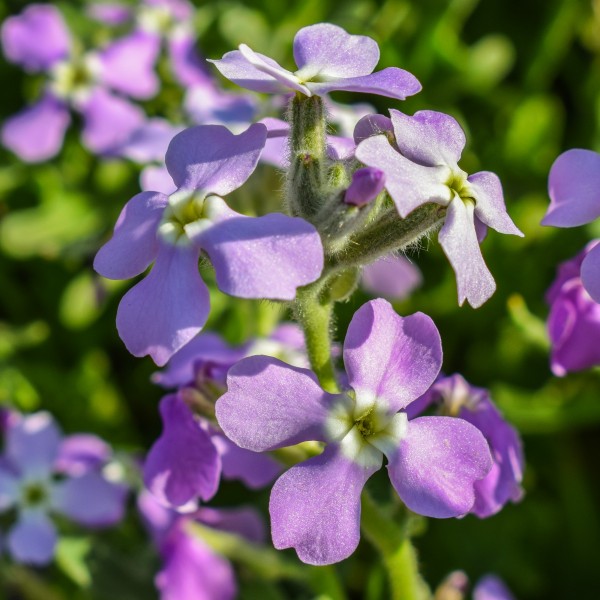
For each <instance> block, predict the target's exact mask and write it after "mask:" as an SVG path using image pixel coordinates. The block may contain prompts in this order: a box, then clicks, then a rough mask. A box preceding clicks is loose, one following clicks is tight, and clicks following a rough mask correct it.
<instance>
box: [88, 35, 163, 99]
mask: <svg viewBox="0 0 600 600" xmlns="http://www.w3.org/2000/svg"><path fill="white" fill-rule="evenodd" d="M159 51H160V38H159V37H158V36H156V35H151V34H148V33H145V32H143V31H134V32H133V33H131V34H129V35H128V36H125V37H122V38H120V39H118V40H116V41H114V42H112V43H111V44H109V45H108V46H107V47H106V48H105V49H104V50H102V52H100V54H99V60H100V65H101V73H100V79H101V81H102V83H104V85H106V86H108V87H110V88H112V89H113V90H116V91H117V92H120V93H122V94H124V95H126V96H131V97H132V98H137V99H140V100H145V99H148V98H152V97H153V96H155V95H156V93H157V92H158V88H159V85H160V82H159V79H158V77H157V76H156V73H155V72H154V64H155V63H156V59H157V58H158V53H159Z"/></svg>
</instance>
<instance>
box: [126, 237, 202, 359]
mask: <svg viewBox="0 0 600 600" xmlns="http://www.w3.org/2000/svg"><path fill="white" fill-rule="evenodd" d="M209 302H210V301H209V296H208V289H207V288H206V285H205V284H204V282H203V281H202V279H201V278H200V275H199V273H198V251H197V250H195V249H194V248H189V247H181V246H161V247H160V249H159V251H158V255H157V258H156V263H155V264H154V267H153V268H152V270H151V271H150V273H149V275H147V276H146V278H145V279H143V280H142V281H140V282H139V283H138V284H137V285H135V286H134V287H133V288H132V289H130V290H129V291H128V292H127V293H126V294H125V296H123V298H122V300H121V303H120V304H119V309H118V311H117V329H118V331H119V335H120V336H121V339H122V340H123V342H125V346H127V349H128V350H129V351H130V352H131V353H132V354H133V355H134V356H145V355H146V354H149V355H150V356H151V357H152V359H153V360H154V362H155V363H156V364H157V365H158V366H163V365H164V364H166V363H167V361H168V360H169V358H171V356H172V355H173V354H175V352H177V350H179V348H181V347H182V346H184V345H185V344H187V343H188V342H189V341H190V340H191V339H192V338H193V337H194V336H195V335H196V334H197V333H198V332H199V331H200V330H201V329H202V327H203V326H204V323H206V319H207V318H208V313H209Z"/></svg>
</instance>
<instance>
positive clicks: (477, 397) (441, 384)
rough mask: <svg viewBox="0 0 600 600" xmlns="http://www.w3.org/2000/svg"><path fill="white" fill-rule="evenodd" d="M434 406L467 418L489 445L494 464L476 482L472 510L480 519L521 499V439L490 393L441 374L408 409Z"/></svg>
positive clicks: (459, 377)
mask: <svg viewBox="0 0 600 600" xmlns="http://www.w3.org/2000/svg"><path fill="white" fill-rule="evenodd" d="M431 405H433V406H439V408H440V412H441V414H444V415H449V416H452V417H458V418H460V419H464V420H465V421H468V422H469V423H471V424H472V425H474V426H475V427H477V429H479V431H481V433H483V435H484V437H485V439H486V440H487V442H488V444H489V446H490V450H491V453H492V459H493V461H494V464H493V466H492V469H491V471H490V472H489V473H488V474H487V475H486V476H485V477H484V478H483V479H481V480H479V481H477V482H475V504H474V505H473V507H472V508H471V511H470V512H472V513H473V514H475V515H477V516H478V517H481V518H485V517H490V516H491V515H494V514H496V513H497V512H498V511H499V510H500V509H501V508H502V507H503V506H504V505H505V504H506V503H507V502H508V501H512V502H518V501H519V500H521V498H522V496H523V490H522V488H521V482H522V480H523V469H524V467H525V460H524V458H523V449H522V446H521V440H520V438H519V434H518V433H517V431H516V429H515V428H514V427H512V426H511V425H510V424H509V423H507V422H506V421H505V420H504V418H503V417H502V414H501V413H500V411H499V410H498V409H497V408H496V405H495V404H494V403H493V402H492V399H491V398H490V394H489V392H488V391H487V390H486V389H483V388H479V387H475V386H472V385H471V384H469V383H468V382H467V381H466V380H465V379H464V377H462V375H458V374H456V375H451V376H450V377H441V378H440V379H438V380H437V381H436V382H435V383H434V384H433V386H432V387H431V388H430V389H429V391H428V392H427V393H426V394H425V395H424V396H422V397H421V398H420V399H419V400H417V401H416V402H414V403H413V404H412V406H410V407H409V408H408V413H409V416H411V417H414V416H417V415H418V414H420V413H421V412H422V411H424V410H425V409H426V408H427V407H428V406H431Z"/></svg>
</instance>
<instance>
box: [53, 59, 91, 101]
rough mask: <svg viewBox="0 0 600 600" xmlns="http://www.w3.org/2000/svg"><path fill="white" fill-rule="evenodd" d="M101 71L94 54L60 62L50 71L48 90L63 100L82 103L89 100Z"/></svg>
mask: <svg viewBox="0 0 600 600" xmlns="http://www.w3.org/2000/svg"><path fill="white" fill-rule="evenodd" d="M101 69H102V65H101V63H100V59H99V58H98V56H97V55H96V54H94V53H88V54H84V55H83V56H79V57H74V58H70V59H69V60H63V61H60V62H58V63H56V64H55V65H54V66H53V67H52V69H51V70H50V90H51V91H52V93H53V94H54V95H55V96H57V97H58V98H62V99H63V100H72V101H74V102H83V101H85V100H87V98H89V96H90V94H91V91H92V89H93V88H94V85H95V84H96V81H97V80H98V77H99V75H100V71H101Z"/></svg>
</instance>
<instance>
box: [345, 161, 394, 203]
mask: <svg viewBox="0 0 600 600" xmlns="http://www.w3.org/2000/svg"><path fill="white" fill-rule="evenodd" d="M384 185H385V173H384V172H383V171H380V170H379V169H373V168H372V167H365V168H364V169H358V170H357V171H354V173H353V174H352V182H351V183H350V186H349V187H348V189H347V190H346V194H345V195H344V202H345V203H346V204H354V205H355V206H363V205H365V204H368V203H369V202H371V200H375V198H377V196H378V195H379V193H380V192H381V190H383V187H384Z"/></svg>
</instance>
